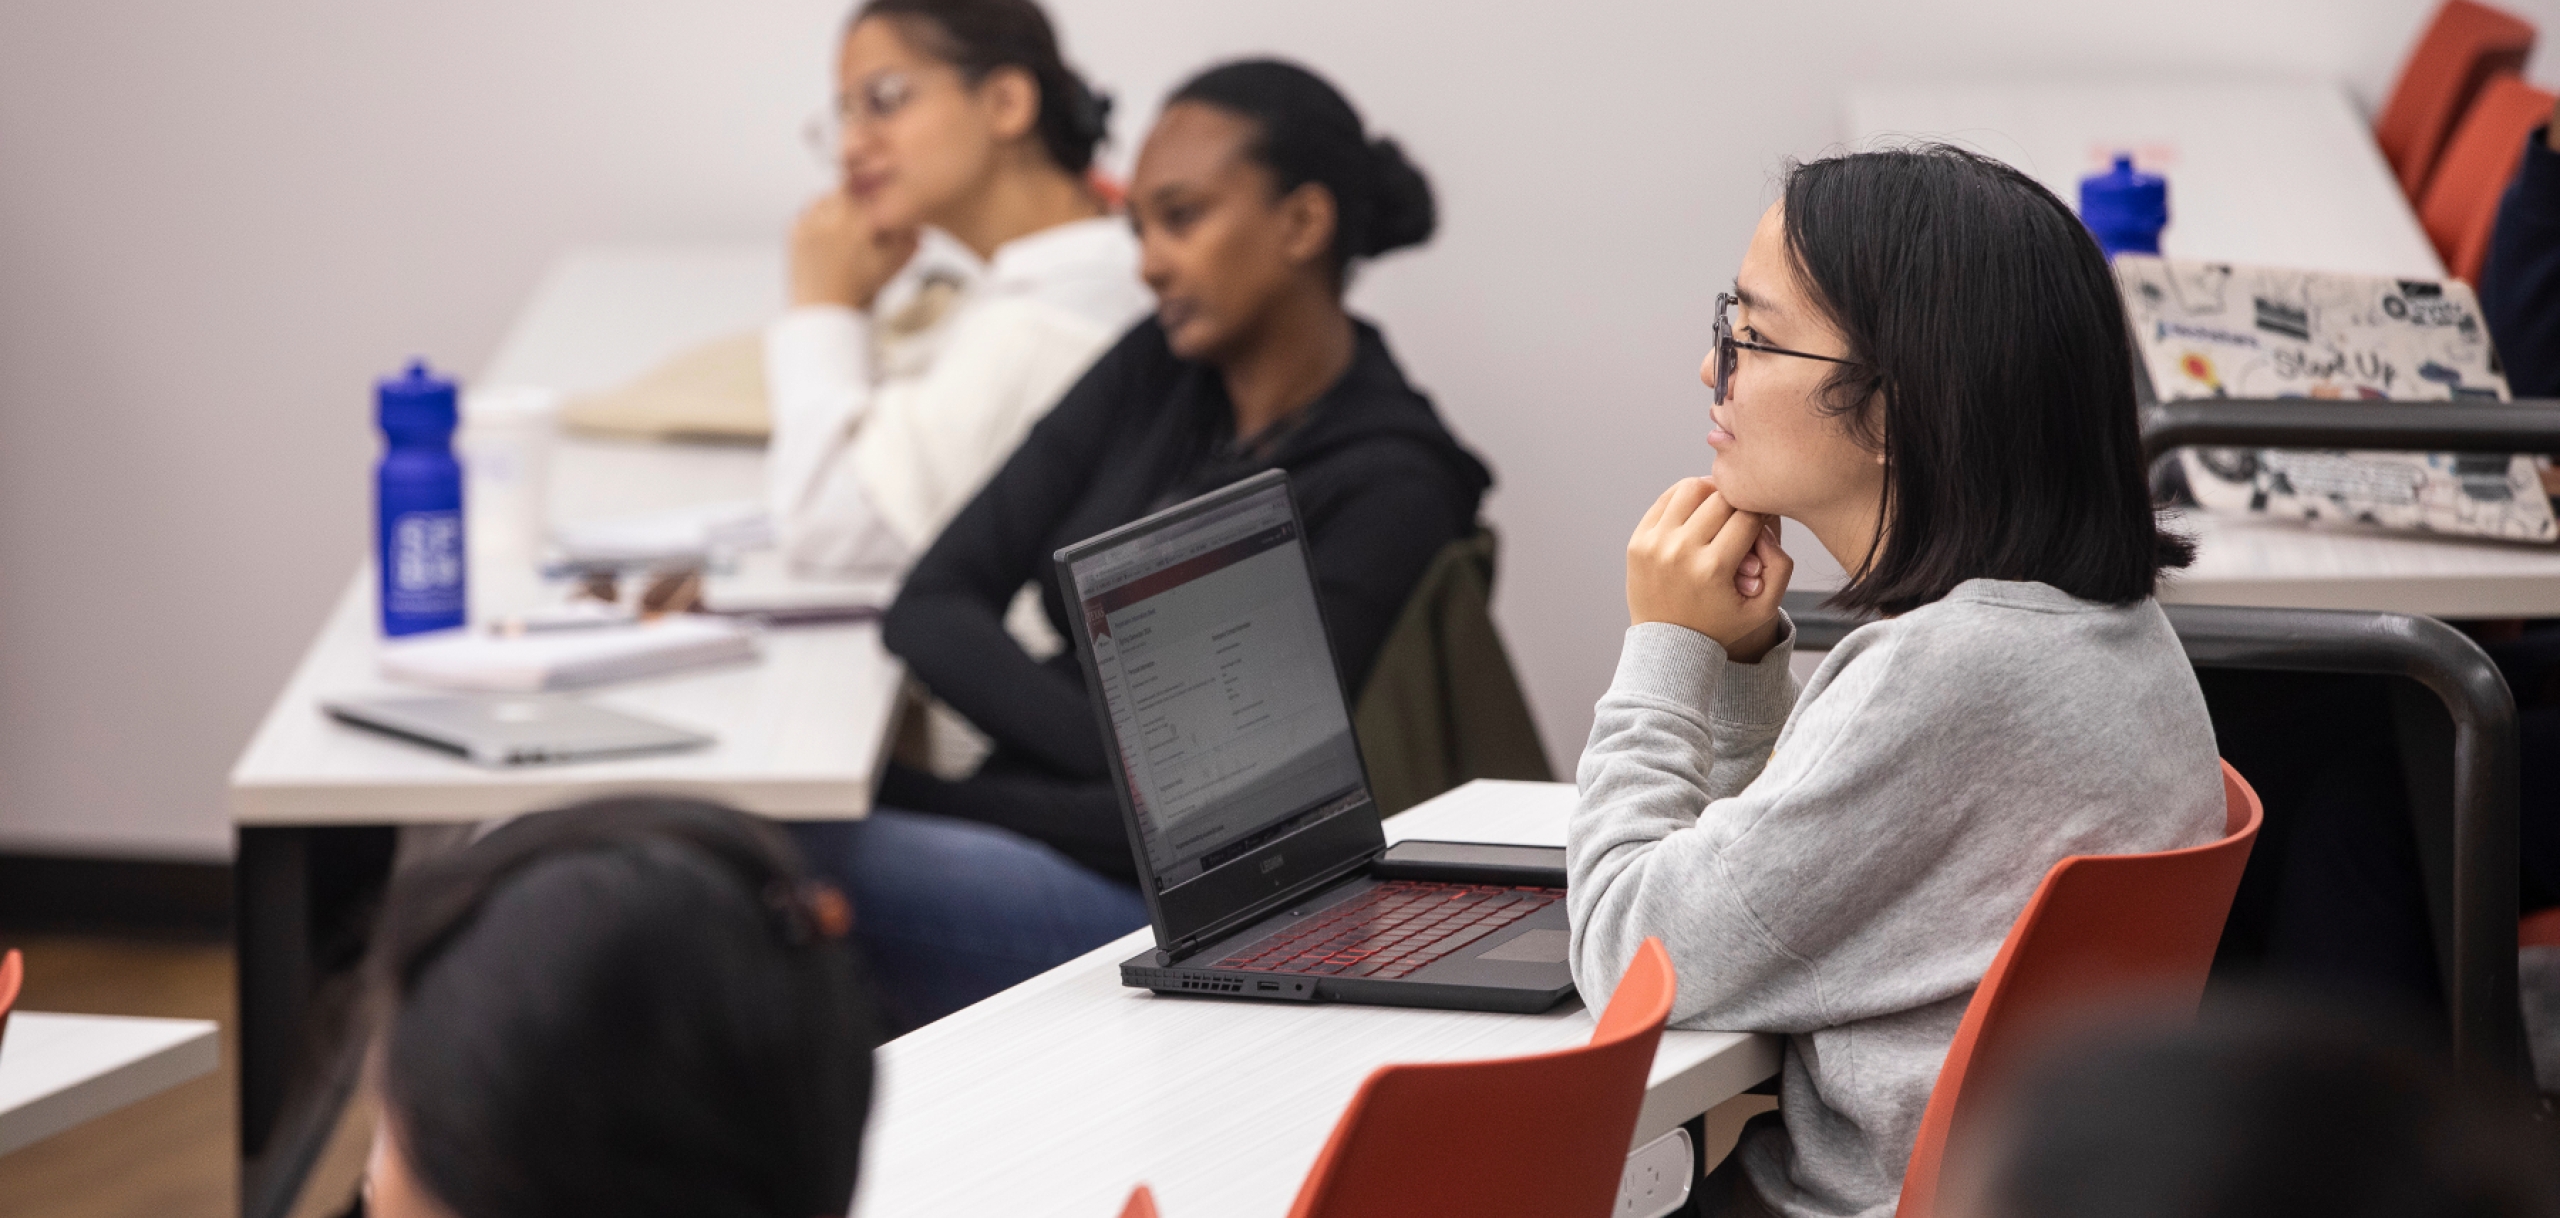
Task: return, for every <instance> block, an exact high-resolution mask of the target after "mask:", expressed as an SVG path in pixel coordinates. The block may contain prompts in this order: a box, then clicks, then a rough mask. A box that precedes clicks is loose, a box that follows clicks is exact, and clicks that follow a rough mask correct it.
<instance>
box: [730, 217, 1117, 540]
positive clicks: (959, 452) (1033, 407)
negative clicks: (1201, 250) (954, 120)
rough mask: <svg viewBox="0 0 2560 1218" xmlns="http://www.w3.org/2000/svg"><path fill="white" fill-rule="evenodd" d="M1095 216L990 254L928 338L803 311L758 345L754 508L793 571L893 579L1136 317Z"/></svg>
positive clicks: (1110, 238) (1112, 237)
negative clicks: (759, 492) (769, 429)
mask: <svg viewBox="0 0 2560 1218" xmlns="http://www.w3.org/2000/svg"><path fill="white" fill-rule="evenodd" d="M1152 303H1153V302H1152V301H1151V299H1150V298H1149V297H1148V295H1147V291H1146V288H1145V287H1144V286H1143V285H1142V284H1140V283H1139V282H1138V246H1137V240H1136V238H1135V237H1133V236H1132V235H1131V234H1130V232H1129V226H1128V224H1127V223H1126V222H1125V221H1122V220H1119V219H1116V218H1112V217H1097V218H1095V219H1091V220H1079V221H1075V222H1073V223H1070V224H1061V225H1058V226H1056V227H1054V228H1048V229H1043V230H1041V231H1039V232H1037V233H1033V234H1031V235H1030V236H1027V237H1022V238H1019V239H1016V240H1014V241H1011V242H1008V243H1006V244H1005V245H1003V246H1001V247H999V248H998V249H997V250H996V252H995V257H994V259H993V260H992V261H991V262H990V263H989V264H988V265H987V266H986V268H985V271H984V273H982V274H978V275H974V276H969V277H967V278H966V279H965V280H964V281H963V282H962V285H961V287H960V288H959V295H958V297H957V299H956V300H955V301H954V303H953V304H952V305H951V306H950V308H949V310H948V312H946V313H945V314H943V316H942V317H941V319H940V320H939V321H938V322H935V323H933V324H932V325H931V327H930V333H928V334H924V335H916V336H904V337H901V338H900V339H899V340H898V342H897V344H896V346H895V349H893V350H886V351H884V350H883V339H884V336H883V335H882V334H880V333H878V331H879V330H880V329H881V327H880V325H879V323H878V322H877V321H876V320H875V319H874V318H872V317H870V316H867V315H865V314H863V313H861V312H857V311H855V310H853V309H847V308H842V307H838V306H829V305H804V306H801V307H798V308H794V309H792V310H791V311H790V312H788V313H786V314H785V315H784V316H783V317H782V319H781V320H780V321H777V322H775V323H774V324H773V327H772V329H770V330H769V331H767V332H766V335H765V383H766V386H767V391H768V394H769V395H770V399H771V402H772V413H773V440H772V445H771V448H770V449H769V455H768V457H767V469H768V473H767V493H768V496H769V500H768V506H769V507H770V508H771V510H772V513H773V521H774V527H775V529H776V531H777V532H778V534H779V536H780V539H781V543H782V548H783V552H784V553H785V554H786V555H788V556H789V557H790V559H791V561H792V564H793V565H794V566H795V567H798V568H800V569H803V570H809V571H819V572H829V573H861V574H880V575H898V574H903V573H904V572H905V570H906V568H907V564H908V563H909V562H910V561H912V560H913V559H914V558H915V556H916V555H917V554H919V553H922V552H923V550H924V547H925V546H926V545H928V544H930V543H931V542H932V541H933V538H934V536H935V535H936V534H938V533H940V532H941V531H942V526H943V525H944V524H945V523H947V522H948V521H949V520H950V519H951V517H952V515H953V514H955V513H957V512H958V511H959V510H960V508H961V506H962V505H963V504H966V503H967V502H968V501H969V497H970V496H971V495H974V494H976V493H977V490H978V487H979V486H980V485H981V484H983V483H984V482H985V481H986V480H987V478H988V477H989V476H990V475H992V474H993V473H994V472H995V470H996V467H997V466H999V465H1001V464H1003V463H1004V459H1005V458H1006V457H1007V456H1009V455H1011V454H1012V452H1013V449H1014V446H1015V445H1016V444H1017V443H1019V442H1020V441H1021V439H1022V437H1023V435H1024V434H1025V433H1026V432H1028V431H1029V430H1030V429H1031V425H1032V424H1033V423H1034V422H1036V421H1038V419H1039V418H1040V416H1041V415H1043V414H1045V413H1047V411H1048V409H1049V408H1050V407H1051V406H1053V405H1055V404H1056V403H1057V400H1058V398H1059V397H1060V395H1062V394H1064V393H1065V392H1066V390H1067V388H1068V386H1070V385H1073V384H1074V383H1075V381H1076V378H1078V377H1080V376H1082V375H1083V374H1084V371H1085V369H1086V368H1087V367H1088V366H1090V365H1091V364H1092V363H1093V361H1094V358H1095V357H1096V356H1099V355H1100V354H1102V352H1103V350H1104V349H1105V348H1107V347H1108V346H1110V344H1111V343H1112V341H1113V340H1114V339H1117V338H1118V337H1119V336H1120V334H1121V333H1122V332H1123V331H1125V330H1127V329H1128V328H1129V326H1131V325H1132V324H1134V323H1136V321H1137V320H1138V318H1139V317H1140V316H1142V315H1143V314H1145V312H1146V311H1147V310H1148V308H1150V307H1151V306H1152Z"/></svg>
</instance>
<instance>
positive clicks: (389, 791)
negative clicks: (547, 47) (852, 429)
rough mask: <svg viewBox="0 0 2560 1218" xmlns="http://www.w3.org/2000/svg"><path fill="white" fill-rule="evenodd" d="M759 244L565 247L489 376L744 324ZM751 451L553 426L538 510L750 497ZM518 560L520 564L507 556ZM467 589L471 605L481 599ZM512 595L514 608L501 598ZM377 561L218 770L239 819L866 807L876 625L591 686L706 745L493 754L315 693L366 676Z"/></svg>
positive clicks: (885, 671) (780, 638)
mask: <svg viewBox="0 0 2560 1218" xmlns="http://www.w3.org/2000/svg"><path fill="white" fill-rule="evenodd" d="M781 282H782V273H781V267H780V262H779V258H778V256H777V255H775V254H774V253H772V252H769V251H748V250H733V249H727V248H713V249H708V250H683V249H678V250H670V251H648V250H639V251H616V250H603V251H591V252H574V253H571V254H569V255H566V256H564V257H563V258H561V259H560V260H559V261H558V262H557V263H556V264H554V266H553V267H552V269H551V271H550V273H549V274H548V275H547V276H546V277H545V278H544V280H543V283H542V285H541V286H540V287H539V288H538V289H537V290H536V291H535V293H534V295H533V298H532V300H531V301H530V302H529V303H528V304H527V305H526V307H525V310H524V312H523V314H522V315H521V316H520V317H518V319H517V320H516V323H515V326H514V327H513V328H512V329H511V330H510V331H509V332H508V335H507V338H506V341H505V343H504V344H503V345H502V346H501V347H500V349H499V353H498V356H497V358H496V359H495V360H494V361H492V363H491V365H490V367H489V371H488V372H487V374H486V375H484V376H483V377H481V378H480V382H479V383H481V384H484V385H534V386H542V387H547V388H551V389H556V390H561V391H566V392H577V391H584V390H591V389H599V388H605V387H609V386H611V385H613V384H615V383H617V382H619V381H621V380H623V379H625V378H627V377H630V376H633V375H636V374H637V373H639V372H642V371H645V370H646V369H647V368H648V367H649V366H651V365H652V364H654V363H656V362H657V361H659V360H661V359H663V358H665V357H667V356H668V355H671V354H673V353H674V352H676V351H678V350H680V349H682V348H684V347H685V346H688V345H690V344H692V343H696V342H700V341H702V340H704V339H707V338H713V337H717V336H720V335H722V334H726V333H731V332H735V331H738V330H744V329H749V328H752V327H753V326H755V325H756V324H757V323H758V322H759V321H760V320H761V319H762V318H764V317H766V316H768V315H770V314H771V313H772V312H773V311H774V309H775V308H776V307H777V302H779V301H780V300H781V299H782V287H781ZM763 467H764V461H763V454H762V452H760V451H759V450H757V449H754V448H752V447H747V446H735V445H732V446H722V445H687V444H652V443H641V442H614V441H600V440H583V439H571V438H562V439H560V440H559V441H558V442H557V443H556V444H555V446H554V450H553V454H552V460H551V471H550V477H549V480H548V481H549V491H550V517H551V519H552V520H554V521H557V522H562V523H579V522H585V521H590V520H595V519H599V518H606V517H612V516H620V515H627V514H630V513H635V512H643V511H652V510H658V509H665V508H675V507H683V506H687V505H692V504H700V503H717V502H728V501H737V500H755V499H759V498H761V496H762V493H763ZM519 565H520V564H519ZM472 578H473V582H474V585H475V588H477V587H479V586H481V585H489V586H496V587H504V588H509V589H529V588H530V586H531V581H530V578H529V575H528V573H527V572H526V571H523V570H493V569H491V568H490V566H489V563H488V561H484V560H483V559H480V558H475V560H474V569H473V572H472ZM484 599H485V598H483V597H482V596H481V595H480V593H479V592H477V591H475V594H474V600H475V603H478V602H481V601H483V600H484ZM501 607H509V606H501ZM375 622H376V618H375V615H374V579H373V576H372V569H371V567H370V566H360V567H359V568H358V570H357V571H356V573H355V575H354V576H353V577H352V578H351V579H350V580H349V582H348V585H347V590H346V591H345V593H344V594H342V595H341V596H340V597H339V599H338V604H337V606H336V608H335V609H334V610H332V611H331V613H330V615H329V617H328V619H327V620H326V622H324V623H323V625H322V627H321V631H320V635H319V637H318V638H317V639H316V640H314V642H313V643H312V646H311V649H310V650H309V651H308V652H307V653H305V655H304V657H303V660H302V663H301V665H300V667H298V668H297V669H296V670H295V672H294V674H293V676H292V678H291V680H290V681H288V682H287V684H286V686H285V689H284V692H283V693H282V694H281V695H279V696H278V697H277V699H276V701H275V703H274V704H273V705H272V706H271V707H270V708H269V710H268V712H267V716H266V719H265V720H264V721H263V722H262V723H261V724H260V725H259V727H258V732H257V735H256V736H254V737H253V738H252V739H251V740H250V743H249V747H248V748H247V750H246V751H244V752H243V753H242V754H241V757H240V760H239V763H238V764H237V765H236V766H235V767H234V768H233V770H232V774H231V813H232V819H233V821H234V822H235V823H237V824H240V825H270V824H290V825H318V824H382V823H418V822H436V821H449V822H469V821H478V820H485V819H489V818H492V817H499V816H508V815H514V814H517V813H522V812H529V811H534V810H537V809H540V808H546V807H553V806H557V805H558V804H560V803H562V802H563V801H565V800H568V799H572V798H576V797H578V796H581V795H590V794H597V793H601V792H606V791H612V790H617V789H635V788H643V787H645V788H647V789H650V790H655V791H680V792H687V793H691V794H695V795H700V796H703V797H705V798H710V799H716V800H720V801H723V802H726V803H729V804H732V805H735V806H737V807H740V808H744V809H746V810H748V811H752V812H757V813H761V814H763V815H767V816H775V817H785V818H841V817H851V816H859V815H861V814H862V813H863V812H864V811H865V810H867V809H868V808H869V806H870V799H871V791H872V789H873V787H874V786H875V785H877V782H878V778H879V769H880V762H881V757H882V750H883V745H884V744H885V742H886V739H887V735H888V729H889V726H890V715H891V711H892V709H893V708H894V705H895V701H896V693H897V689H898V686H899V683H900V682H901V680H902V679H903V671H904V670H903V669H902V668H901V667H900V666H899V665H898V663H897V661H896V660H895V659H894V658H893V657H891V656H890V655H889V654H888V653H887V652H886V651H885V650H883V649H882V648H881V646H880V640H879V629H878V627H877V626H876V625H875V624H870V623H862V624H854V625H833V626H801V627H792V628H789V629H783V630H776V631H772V632H769V633H768V634H766V635H765V636H764V638H763V639H762V641H761V647H762V650H763V659H762V660H761V661H760V662H759V663H756V664H753V665H743V666H738V667H734V668H726V669H716V670H709V671H703V672H696V673H687V674H680V675H676V676H669V677H663V678H657V679H653V680H648V681H641V682H633V683H628V684H623V685H618V686H613V687H609V688H606V689H602V690H598V691H595V692H593V693H591V694H589V695H588V696H589V697H590V698H592V700H593V701H595V702H597V703H599V704H602V705H606V706H612V707H616V708H619V709H623V710H628V711H632V712H634V713H637V714H641V715H646V716H650V717H653V718H659V719H664V720H666V721H668V722H670V723H674V724H677V725H679V726H683V727H691V728H697V729H701V730H705V731H708V732H710V733H712V734H713V735H714V736H716V737H718V743H717V744H715V745H713V746H712V747H710V748H707V749H701V750H696V751H692V752H686V753H675V754H666V755H662V756H655V757H640V758H631V759H627V760H618V761H606V762H590V763H583V764H577V765H566V766H540V767H527V768H523V769H515V770H493V769H486V768H482V767H479V766H475V765H472V764H470V763H468V762H465V761H462V760H460V759H458V758H454V757H450V756H446V755H444V754H441V753H436V752H432V751H429V750H426V749H422V748H419V747H417V746H415V745H411V744H407V743H404V742H402V741H398V740H394V739H390V738H387V737H383V736H380V735H377V734H375V733H372V732H368V731H365V730H362V729H359V728H353V727H349V726H346V725H344V724H341V723H338V722H336V721H334V720H332V719H330V718H328V717H327V716H326V715H325V714H323V713H322V712H321V711H320V709H319V702H320V700H321V699H322V698H325V697H330V696H336V695H347V694H358V693H366V692H378V691H381V690H384V689H387V688H389V687H387V686H385V685H383V683H382V682H381V680H380V678H379V677H378V676H376V675H375V672H374V655H375V649H376V647H377V646H378V645H379V639H378V637H377V627H376V625H375Z"/></svg>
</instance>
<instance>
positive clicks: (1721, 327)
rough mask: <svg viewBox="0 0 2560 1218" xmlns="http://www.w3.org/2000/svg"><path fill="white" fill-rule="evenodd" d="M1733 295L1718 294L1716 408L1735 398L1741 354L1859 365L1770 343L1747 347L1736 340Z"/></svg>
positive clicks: (1747, 345) (1747, 344)
mask: <svg viewBox="0 0 2560 1218" xmlns="http://www.w3.org/2000/svg"><path fill="white" fill-rule="evenodd" d="M1733 305H1734V300H1733V293H1731V292H1718V293H1716V383H1715V386H1714V388H1715V397H1716V405H1718V406H1722V405H1724V400H1725V399H1726V398H1729V397H1732V396H1733V370H1734V365H1735V364H1737V363H1739V362H1740V357H1739V356H1738V355H1736V354H1735V352H1738V351H1758V352H1761V353H1763V354H1767V355H1792V356H1794V357H1796V358H1797V359H1818V360H1821V361H1822V362H1823V363H1826V364H1846V365H1848V366H1849V367H1852V368H1855V367H1857V366H1858V361H1856V360H1853V359H1842V358H1840V357H1839V356H1836V355H1815V354H1814V353H1813V352H1811V351H1789V350H1787V349H1786V348H1784V347H1772V346H1770V345H1769V344H1767V343H1747V342H1744V341H1742V340H1741V339H1738V338H1735V337H1734V336H1733Z"/></svg>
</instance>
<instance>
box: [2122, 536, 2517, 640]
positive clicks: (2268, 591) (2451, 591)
mask: <svg viewBox="0 0 2560 1218" xmlns="http://www.w3.org/2000/svg"><path fill="white" fill-rule="evenodd" d="M2178 527H2180V528H2181V529H2183V530H2185V531H2187V532H2189V533H2191V534H2192V535H2194V537H2195V538H2196V542H2197V545H2196V562H2195V565H2194V566H2192V567H2189V568H2187V569H2186V570H2184V571H2178V572H2172V573H2171V574H2170V575H2169V577H2168V581H2167V583H2166V584H2165V585H2163V587H2162V589H2161V593H2160V599H2161V600H2163V601H2168V602H2171V603H2175V604H2188V605H2250V606H2258V607H2263V608H2275V609H2361V610H2366V611H2370V612H2383V613H2413V614H2419V615H2422V616H2426V617H2442V618H2500V617H2560V548H2555V547H2552V546H2547V545H2531V544H2526V543H2520V542H2510V541H2488V540H2481V539H2470V538H2428V537H2413V536H2410V535H2408V534H2406V533H2384V532H2381V531H2378V530H2366V529H2358V528H2355V527H2353V526H2350V525H2332V524H2319V525H2313V524H2307V523H2299V522H2293V521H2283V520H2236V519H2233V518H2231V517H2227V516H2215V515H2210V514H2207V513H2203V512H2187V513H2183V514H2182V515H2181V516H2180V517H2179V526H2178Z"/></svg>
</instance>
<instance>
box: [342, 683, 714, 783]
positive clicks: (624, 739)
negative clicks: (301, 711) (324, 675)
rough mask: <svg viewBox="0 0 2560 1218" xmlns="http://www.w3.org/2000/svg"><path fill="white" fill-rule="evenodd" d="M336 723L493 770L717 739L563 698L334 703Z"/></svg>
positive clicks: (462, 697)
mask: <svg viewBox="0 0 2560 1218" xmlns="http://www.w3.org/2000/svg"><path fill="white" fill-rule="evenodd" d="M320 705H321V709H323V710H326V711H328V712H329V715H330V717H331V718H334V719H337V720H338V721H340V722H342V723H351V724H354V725H355V726H357V727H363V728H371V729H372V730H374V731H377V732H386V733H389V734H390V735H394V736H398V737H400V738H402V739H404V740H410V741H415V742H416V743H419V744H423V745H426V746H428V747H430V748H437V749H442V750H444V751H446V752H448V753H458V754H460V755H461V756H463V757H465V758H467V759H469V760H471V761H474V762H477V763H479V764H481V765H485V766H516V765H536V764H541V763H545V762H561V761H584V760H589V759H593V758H603V757H628V756H632V755H635V754H640V753H665V752H673V751H676V750H679V749H695V748H702V747H705V746H707V745H709V744H711V743H712V741H713V737H711V736H708V735H705V734H703V733H701V732H696V731H688V730H686V729H684V728H680V727H672V726H669V725H667V724H664V723H660V722H658V721H656V720H654V719H644V718H641V717H640V716H638V715H629V714H624V713H623V712H621V711H617V710H607V709H605V708H604V707H601V706H596V705H593V704H591V703H587V702H582V701H579V700H578V699H576V698H570V697H563V696H561V695H559V694H432V695H416V696H405V695H395V696H387V697H369V698H333V699H330V700H328V701H324V702H322V703H321V704H320Z"/></svg>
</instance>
